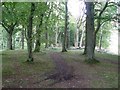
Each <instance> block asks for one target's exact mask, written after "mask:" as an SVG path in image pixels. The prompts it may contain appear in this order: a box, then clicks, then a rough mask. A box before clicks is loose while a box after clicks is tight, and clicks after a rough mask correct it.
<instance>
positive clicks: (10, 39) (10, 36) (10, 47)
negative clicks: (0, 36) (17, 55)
mask: <svg viewBox="0 0 120 90" xmlns="http://www.w3.org/2000/svg"><path fill="white" fill-rule="evenodd" d="M7 47H8V49H9V50H13V47H12V33H8V44H7Z"/></svg>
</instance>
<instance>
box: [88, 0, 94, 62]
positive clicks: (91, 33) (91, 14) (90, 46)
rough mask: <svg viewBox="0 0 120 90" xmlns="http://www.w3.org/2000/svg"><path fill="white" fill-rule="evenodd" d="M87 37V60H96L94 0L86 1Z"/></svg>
mask: <svg viewBox="0 0 120 90" xmlns="http://www.w3.org/2000/svg"><path fill="white" fill-rule="evenodd" d="M86 10H87V11H86V15H87V16H86V32H87V34H86V36H87V37H86V39H87V44H86V45H87V48H86V55H87V58H88V59H87V60H89V61H92V60H94V4H93V2H86Z"/></svg>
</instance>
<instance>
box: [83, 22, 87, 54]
mask: <svg viewBox="0 0 120 90" xmlns="http://www.w3.org/2000/svg"><path fill="white" fill-rule="evenodd" d="M86 53H87V23H86V30H85V48H84V52H83V55H86Z"/></svg>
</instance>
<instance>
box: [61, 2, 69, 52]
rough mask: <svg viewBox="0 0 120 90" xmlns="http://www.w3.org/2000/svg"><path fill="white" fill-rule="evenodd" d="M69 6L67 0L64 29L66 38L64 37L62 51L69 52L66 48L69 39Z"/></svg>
mask: <svg viewBox="0 0 120 90" xmlns="http://www.w3.org/2000/svg"><path fill="white" fill-rule="evenodd" d="M67 14H68V7H67V1H66V2H65V30H64V39H63V45H62V52H67V49H66V41H67V25H68V15H67Z"/></svg>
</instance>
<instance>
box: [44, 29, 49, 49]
mask: <svg viewBox="0 0 120 90" xmlns="http://www.w3.org/2000/svg"><path fill="white" fill-rule="evenodd" d="M48 37H49V34H48V32H47V31H46V33H45V39H46V43H45V48H48V43H49V42H48V41H49V38H48Z"/></svg>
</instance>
